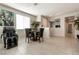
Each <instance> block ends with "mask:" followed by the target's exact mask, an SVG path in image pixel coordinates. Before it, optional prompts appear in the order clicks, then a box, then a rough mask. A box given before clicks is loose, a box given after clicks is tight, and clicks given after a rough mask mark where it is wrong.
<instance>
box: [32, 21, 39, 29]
mask: <svg viewBox="0 0 79 59" xmlns="http://www.w3.org/2000/svg"><path fill="white" fill-rule="evenodd" d="M31 25H32V28H33V29H34V30H37V27H38V26H39V22H36V21H34V22H33V23H32V24H31Z"/></svg>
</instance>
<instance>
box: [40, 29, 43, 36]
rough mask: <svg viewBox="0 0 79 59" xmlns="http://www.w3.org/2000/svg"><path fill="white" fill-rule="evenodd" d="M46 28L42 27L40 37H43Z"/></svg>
mask: <svg viewBox="0 0 79 59" xmlns="http://www.w3.org/2000/svg"><path fill="white" fill-rule="evenodd" d="M43 32H44V28H40V37H43Z"/></svg>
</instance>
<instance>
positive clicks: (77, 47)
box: [0, 37, 79, 55]
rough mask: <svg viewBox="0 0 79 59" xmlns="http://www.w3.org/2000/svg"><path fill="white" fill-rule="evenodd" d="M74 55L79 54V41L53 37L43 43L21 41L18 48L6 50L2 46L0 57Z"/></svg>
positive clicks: (0, 45)
mask: <svg viewBox="0 0 79 59" xmlns="http://www.w3.org/2000/svg"><path fill="white" fill-rule="evenodd" d="M65 54H66V55H73V54H79V40H77V39H73V38H64V37H52V38H50V39H47V40H45V41H44V42H43V43H39V42H30V43H29V44H27V42H25V40H24V39H19V45H18V47H15V48H12V49H8V50H7V49H4V48H3V45H2V44H0V55H65Z"/></svg>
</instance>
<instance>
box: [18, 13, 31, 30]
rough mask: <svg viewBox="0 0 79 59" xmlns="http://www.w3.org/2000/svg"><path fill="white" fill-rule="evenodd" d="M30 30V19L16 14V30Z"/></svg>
mask: <svg viewBox="0 0 79 59" xmlns="http://www.w3.org/2000/svg"><path fill="white" fill-rule="evenodd" d="M25 28H30V17H26V16H22V15H19V14H16V29H25Z"/></svg>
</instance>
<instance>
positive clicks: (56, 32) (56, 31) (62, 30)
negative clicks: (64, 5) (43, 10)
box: [53, 12, 79, 38]
mask: <svg viewBox="0 0 79 59" xmlns="http://www.w3.org/2000/svg"><path fill="white" fill-rule="evenodd" d="M77 15H79V12H74V13H69V14H64V15H60V16H56V17H54V18H53V19H59V18H60V26H61V27H60V28H55V27H54V28H53V32H54V33H53V35H54V36H62V37H65V17H68V16H77ZM76 34H77V31H76V30H75V33H74V36H75V38H76Z"/></svg>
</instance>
